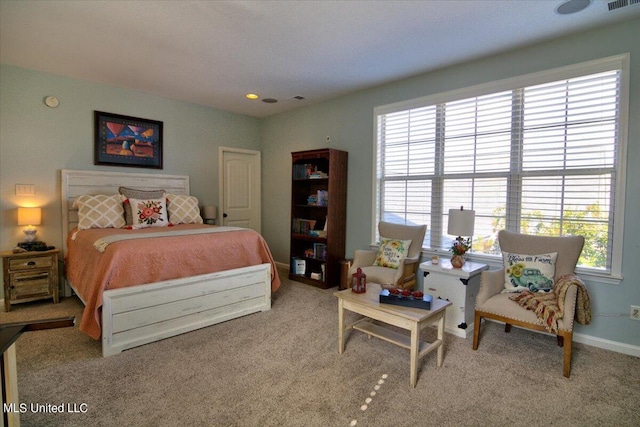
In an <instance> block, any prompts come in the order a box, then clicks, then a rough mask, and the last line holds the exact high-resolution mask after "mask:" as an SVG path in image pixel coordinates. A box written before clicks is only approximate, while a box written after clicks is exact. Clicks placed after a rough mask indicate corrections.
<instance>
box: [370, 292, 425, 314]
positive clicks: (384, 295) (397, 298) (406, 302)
mask: <svg viewBox="0 0 640 427" xmlns="http://www.w3.org/2000/svg"><path fill="white" fill-rule="evenodd" d="M432 301H433V297H432V296H431V295H423V296H422V298H415V297H412V296H403V295H394V294H392V293H390V292H389V290H388V289H383V290H382V291H381V292H380V302H381V303H384V304H392V305H401V306H404V307H413V308H422V309H424V310H431V302H432Z"/></svg>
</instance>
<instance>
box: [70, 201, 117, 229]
mask: <svg viewBox="0 0 640 427" xmlns="http://www.w3.org/2000/svg"><path fill="white" fill-rule="evenodd" d="M73 207H74V208H76V209H78V230H86V229H89V228H122V227H124V226H125V221H124V209H123V207H122V196H121V195H119V194H114V195H112V196H106V195H96V196H89V195H84V196H80V197H78V198H76V199H75V201H74V202H73Z"/></svg>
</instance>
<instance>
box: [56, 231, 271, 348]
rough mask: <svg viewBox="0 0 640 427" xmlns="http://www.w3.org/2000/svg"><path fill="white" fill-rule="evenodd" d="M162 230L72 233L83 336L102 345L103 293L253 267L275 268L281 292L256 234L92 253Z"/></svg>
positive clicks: (158, 240) (148, 241)
mask: <svg viewBox="0 0 640 427" xmlns="http://www.w3.org/2000/svg"><path fill="white" fill-rule="evenodd" d="M202 227H211V226H209V225H196V224H182V225H176V226H174V227H168V228H167V229H168V230H172V231H173V230H178V229H185V230H192V229H195V228H202ZM159 230H160V229H159V228H145V229H141V230H123V229H114V228H102V229H90V230H81V231H78V232H77V234H76V235H75V239H72V236H73V235H74V233H76V230H73V231H72V232H71V233H70V234H69V237H68V239H67V247H68V248H69V250H68V254H67V256H66V257H65V270H66V275H67V278H68V279H69V280H70V282H71V283H72V284H73V287H74V289H75V290H76V292H77V293H78V295H79V296H80V298H81V299H82V301H83V302H84V303H85V304H86V307H85V309H84V313H83V314H82V321H81V322H80V330H82V331H83V332H85V333H86V334H87V335H89V336H90V337H92V338H94V339H99V338H100V334H101V327H100V316H101V314H100V308H101V307H102V292H103V291H104V290H107V289H117V288H123V287H126V286H135V285H142V284H146V283H155V282H160V281H163V280H169V279H177V278H181V277H190V276H196V275H200V274H206V273H214V272H217V271H224V270H232V269H236V268H242V267H247V266H250V265H259V264H265V263H270V264H271V267H272V268H271V290H272V291H275V290H276V289H278V287H279V286H280V277H279V276H278V271H277V270H276V267H275V263H274V261H273V257H272V256H271V251H270V250H269V247H268V246H267V243H266V242H265V241H264V239H263V237H262V236H261V235H260V234H259V233H257V232H255V231H254V230H249V229H242V230H237V231H225V232H216V233H205V234H192V235H184V236H177V235H171V236H167V237H149V238H144V239H133V240H124V241H117V242H114V243H111V244H109V245H108V246H107V247H106V250H105V251H104V253H100V252H99V251H98V250H97V249H95V248H94V243H95V242H96V240H98V239H101V238H104V237H105V236H109V235H113V234H123V233H132V234H145V233H146V234H154V235H155V234H157V233H158V231H159Z"/></svg>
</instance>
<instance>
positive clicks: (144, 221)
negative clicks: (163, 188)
mask: <svg viewBox="0 0 640 427" xmlns="http://www.w3.org/2000/svg"><path fill="white" fill-rule="evenodd" d="M129 204H130V205H131V214H132V220H133V223H132V224H131V228H134V229H137V228H147V227H166V226H168V225H169V217H168V214H167V201H166V199H165V198H164V197H162V198H160V199H144V200H143V199H132V198H131V197H129Z"/></svg>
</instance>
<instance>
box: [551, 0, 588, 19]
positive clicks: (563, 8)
mask: <svg viewBox="0 0 640 427" xmlns="http://www.w3.org/2000/svg"><path fill="white" fill-rule="evenodd" d="M590 4H591V0H568V1H566V2H564V3H562V4H561V5H560V6H558V8H557V9H556V12H557V13H558V14H560V15H570V14H572V13H576V12H580V11H581V10H584V9H586V8H587V6H589V5H590Z"/></svg>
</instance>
